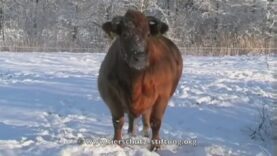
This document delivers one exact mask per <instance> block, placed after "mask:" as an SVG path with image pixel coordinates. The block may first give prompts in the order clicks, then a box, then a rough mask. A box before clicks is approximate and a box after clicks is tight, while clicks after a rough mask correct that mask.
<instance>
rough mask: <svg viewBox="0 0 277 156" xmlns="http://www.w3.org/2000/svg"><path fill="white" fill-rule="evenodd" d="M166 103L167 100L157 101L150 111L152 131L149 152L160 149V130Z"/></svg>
mask: <svg viewBox="0 0 277 156" xmlns="http://www.w3.org/2000/svg"><path fill="white" fill-rule="evenodd" d="M167 103H168V99H158V100H157V102H156V103H155V105H154V107H153V109H152V112H151V117H150V125H151V129H152V139H151V147H150V150H151V151H157V150H159V149H160V148H161V142H160V128H161V124H162V118H163V115H164V112H165V109H166V106H167Z"/></svg>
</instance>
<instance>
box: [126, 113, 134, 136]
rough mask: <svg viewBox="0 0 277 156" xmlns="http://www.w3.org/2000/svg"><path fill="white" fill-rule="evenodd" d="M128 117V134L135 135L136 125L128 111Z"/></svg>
mask: <svg viewBox="0 0 277 156" xmlns="http://www.w3.org/2000/svg"><path fill="white" fill-rule="evenodd" d="M128 119H129V127H128V134H129V135H130V136H136V125H135V117H134V116H132V115H131V114H130V113H129V114H128Z"/></svg>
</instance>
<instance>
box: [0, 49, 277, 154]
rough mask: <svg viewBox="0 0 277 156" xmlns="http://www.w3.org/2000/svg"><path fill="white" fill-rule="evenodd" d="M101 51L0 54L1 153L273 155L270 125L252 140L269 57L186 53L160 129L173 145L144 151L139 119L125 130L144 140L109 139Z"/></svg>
mask: <svg viewBox="0 0 277 156" xmlns="http://www.w3.org/2000/svg"><path fill="white" fill-rule="evenodd" d="M104 55H105V54H97V53H95V54H91V53H12V52H1V53H0V156H2V155H3V156H4V155H5V156H6V155H8V156H9V155H11V156H13V155H26V156H27V155H62V156H73V155H74V156H75V155H136V156H142V155H188V156H225V155H229V156H241V155H245V156H254V155H257V156H270V155H274V154H273V141H272V139H271V135H272V133H273V132H272V130H271V129H270V127H269V129H268V131H267V132H268V133H266V134H267V135H265V136H263V139H264V140H261V139H259V137H258V138H256V139H251V137H250V134H251V130H250V129H254V128H255V127H257V126H258V125H259V121H260V112H261V111H260V110H261V108H262V107H264V108H265V110H266V113H268V114H269V117H270V118H272V116H273V112H274V111H275V110H274V109H276V107H275V108H274V107H273V106H274V102H275V101H276V93H275V92H274V85H273V84H274V83H276V79H275V78H276V77H274V76H276V75H274V74H275V73H274V72H275V71H274V68H275V67H276V65H277V59H276V57H275V56H240V57H238V56H233V57H193V56H184V72H183V76H182V79H181V81H180V83H179V85H178V88H177V90H176V92H175V94H174V96H173V98H172V100H171V101H170V103H169V106H168V108H167V111H166V114H165V117H164V121H163V125H162V128H161V137H162V138H163V139H165V140H166V141H171V144H164V145H162V149H161V150H160V151H158V152H150V151H149V150H148V149H147V148H148V147H149V145H148V144H145V143H148V142H149V139H148V138H144V137H142V136H141V134H142V124H141V121H140V120H139V119H138V121H137V124H138V127H137V128H138V135H137V137H129V136H128V135H127V132H126V131H127V125H128V124H127V121H126V122H125V125H124V132H123V135H124V138H125V139H126V140H129V141H130V139H131V140H133V141H142V142H143V143H140V145H138V144H126V145H124V147H120V146H118V145H115V144H110V143H109V141H110V139H111V138H112V135H113V128H112V123H111V116H110V113H109V110H108V109H107V107H106V105H105V104H104V103H103V101H102V100H101V98H100V97H99V93H98V91H97V85H96V82H97V75H98V70H99V66H100V64H101V61H102V60H103V58H104ZM126 120H127V119H126ZM266 122H268V123H270V119H268V120H266ZM268 125H270V124H268ZM172 142H173V143H172ZM177 143H178V144H180V143H182V145H179V146H178V145H177Z"/></svg>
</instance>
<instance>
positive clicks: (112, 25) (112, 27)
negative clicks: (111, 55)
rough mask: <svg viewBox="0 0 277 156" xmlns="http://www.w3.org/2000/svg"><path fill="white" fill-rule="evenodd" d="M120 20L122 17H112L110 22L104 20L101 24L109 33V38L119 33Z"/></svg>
mask: <svg viewBox="0 0 277 156" xmlns="http://www.w3.org/2000/svg"><path fill="white" fill-rule="evenodd" d="M121 21H122V17H121V16H118V17H114V18H113V19H112V21H111V22H106V23H104V24H103V25H102V29H103V30H104V31H105V33H107V34H108V35H109V37H110V38H114V37H115V36H116V35H120V33H121Z"/></svg>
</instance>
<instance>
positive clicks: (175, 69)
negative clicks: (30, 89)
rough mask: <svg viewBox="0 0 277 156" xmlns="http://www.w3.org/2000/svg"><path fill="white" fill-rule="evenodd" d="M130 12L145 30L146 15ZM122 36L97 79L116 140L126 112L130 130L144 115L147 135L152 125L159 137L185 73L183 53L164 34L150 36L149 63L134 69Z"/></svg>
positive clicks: (153, 146)
mask: <svg viewBox="0 0 277 156" xmlns="http://www.w3.org/2000/svg"><path fill="white" fill-rule="evenodd" d="M128 12H129V13H128ZM128 12H127V13H126V15H128V18H132V20H133V21H134V23H135V26H136V27H139V29H142V31H144V29H145V23H148V21H147V18H146V17H145V16H144V15H143V14H141V13H140V12H137V11H128ZM126 15H125V16H126ZM147 29H149V28H147ZM119 38H120V37H118V38H117V39H116V40H115V41H114V43H113V44H112V46H111V47H110V49H109V51H108V53H107V55H106V57H105V59H104V61H103V63H102V65H101V68H100V71H99V78H98V88H99V92H100V95H101V97H102V98H103V100H104V101H105V103H106V104H107V106H108V107H109V109H110V111H111V114H112V118H113V125H114V130H115V131H114V133H115V134H114V139H115V140H121V139H122V137H121V130H122V126H123V123H124V113H125V112H127V113H128V116H129V129H128V131H129V132H130V133H132V134H134V130H135V127H134V119H135V118H136V117H138V116H139V115H142V116H143V125H144V129H143V131H144V133H145V134H144V135H145V136H149V134H148V129H149V128H150V127H151V129H152V140H158V139H159V129H160V126H161V122H162V118H163V114H164V112H165V109H166V107H167V104H168V101H169V99H170V97H171V96H172V95H173V93H174V91H175V89H176V86H177V84H178V81H179V79H180V77H181V74H182V67H183V64H182V57H181V54H180V52H179V50H178V48H177V47H176V45H175V44H174V43H173V42H172V41H170V40H169V39H168V38H166V37H164V36H163V35H161V34H157V35H151V36H149V37H148V38H147V39H146V42H147V43H146V45H147V46H146V48H145V49H146V52H147V54H148V59H149V65H148V66H147V67H145V68H144V69H142V70H135V69H132V68H130V67H129V66H128V65H127V64H126V61H125V60H124V59H123V58H122V55H121V54H120V53H121V44H120V42H121V40H120V39H119ZM150 125H151V126H150ZM155 148H159V145H156V144H152V146H151V150H153V149H155Z"/></svg>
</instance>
